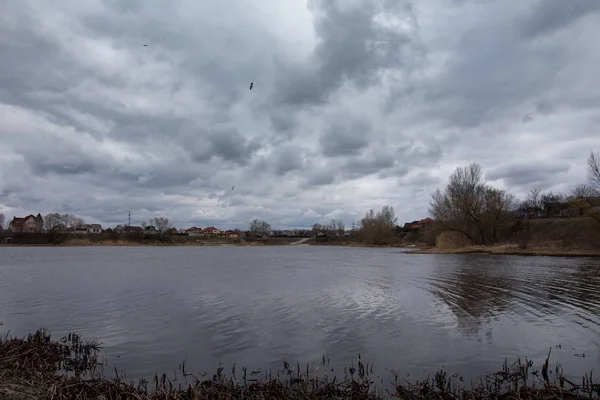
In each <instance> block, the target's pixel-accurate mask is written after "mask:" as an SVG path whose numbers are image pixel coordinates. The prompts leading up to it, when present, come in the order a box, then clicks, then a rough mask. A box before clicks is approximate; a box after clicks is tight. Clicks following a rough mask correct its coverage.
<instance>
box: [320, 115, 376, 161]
mask: <svg viewBox="0 0 600 400" xmlns="http://www.w3.org/2000/svg"><path fill="white" fill-rule="evenodd" d="M370 131H371V126H370V124H369V123H368V122H365V121H360V120H352V119H350V120H348V119H346V120H339V121H335V122H333V123H332V124H331V126H329V127H328V128H327V130H326V132H325V133H324V134H323V136H321V140H320V142H321V147H322V149H323V154H324V155H325V156H327V157H335V156H348V155H356V154H357V153H358V152H360V150H361V149H364V148H365V147H367V146H368V145H369V139H368V138H369V136H370V133H371V132H370Z"/></svg>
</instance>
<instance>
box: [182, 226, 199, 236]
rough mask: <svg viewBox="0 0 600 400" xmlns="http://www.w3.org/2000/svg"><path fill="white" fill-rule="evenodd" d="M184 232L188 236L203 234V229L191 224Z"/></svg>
mask: <svg viewBox="0 0 600 400" xmlns="http://www.w3.org/2000/svg"><path fill="white" fill-rule="evenodd" d="M185 233H187V234H188V235H190V236H202V235H203V229H202V228H198V227H195V226H192V227H191V228H188V229H186V230H185Z"/></svg>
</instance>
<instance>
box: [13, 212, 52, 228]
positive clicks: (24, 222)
mask: <svg viewBox="0 0 600 400" xmlns="http://www.w3.org/2000/svg"><path fill="white" fill-rule="evenodd" d="M8 229H9V230H10V231H11V232H42V231H43V230H44V218H42V215H41V214H38V215H37V216H34V215H33V214H31V215H28V216H26V217H24V218H18V217H13V219H12V221H10V224H9V227H8Z"/></svg>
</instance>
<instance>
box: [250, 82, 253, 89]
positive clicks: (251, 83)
mask: <svg viewBox="0 0 600 400" xmlns="http://www.w3.org/2000/svg"><path fill="white" fill-rule="evenodd" d="M253 87H254V82H250V90H252V88H253Z"/></svg>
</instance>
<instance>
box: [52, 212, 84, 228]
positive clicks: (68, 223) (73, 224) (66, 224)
mask: <svg viewBox="0 0 600 400" xmlns="http://www.w3.org/2000/svg"><path fill="white" fill-rule="evenodd" d="M82 225H85V221H84V219H83V218H81V217H77V216H75V215H72V214H59V213H50V214H46V216H45V217H44V229H45V230H46V231H53V230H56V229H60V228H77V227H79V226H82Z"/></svg>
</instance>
